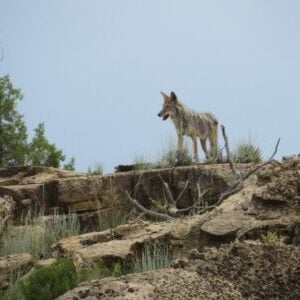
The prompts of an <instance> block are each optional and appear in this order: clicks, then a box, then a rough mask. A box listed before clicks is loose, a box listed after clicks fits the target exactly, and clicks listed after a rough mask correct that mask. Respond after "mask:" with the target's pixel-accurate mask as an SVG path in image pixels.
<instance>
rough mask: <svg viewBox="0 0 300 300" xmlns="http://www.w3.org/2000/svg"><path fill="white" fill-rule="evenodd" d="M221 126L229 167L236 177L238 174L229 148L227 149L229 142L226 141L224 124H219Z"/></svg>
mask: <svg viewBox="0 0 300 300" xmlns="http://www.w3.org/2000/svg"><path fill="white" fill-rule="evenodd" d="M221 128H222V135H223V138H224V142H225V149H226V153H227V158H228V161H229V165H230V168H231V170H232V173H233V175H234V176H235V177H237V176H238V174H237V171H236V168H235V164H234V162H233V160H232V157H231V153H230V149H229V143H228V137H227V135H226V131H225V126H224V125H221Z"/></svg>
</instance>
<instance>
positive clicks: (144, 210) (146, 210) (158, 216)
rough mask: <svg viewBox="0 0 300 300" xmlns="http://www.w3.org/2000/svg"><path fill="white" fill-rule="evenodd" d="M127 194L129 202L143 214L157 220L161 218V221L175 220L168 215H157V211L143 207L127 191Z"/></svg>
mask: <svg viewBox="0 0 300 300" xmlns="http://www.w3.org/2000/svg"><path fill="white" fill-rule="evenodd" d="M125 194H126V196H127V198H128V200H129V201H130V203H131V204H133V205H134V206H135V207H137V208H138V209H139V210H141V211H142V212H144V213H145V214H146V215H149V216H152V217H156V218H160V219H162V220H166V221H172V220H174V218H172V217H170V216H169V215H167V214H161V213H157V212H155V211H151V210H149V209H147V208H145V207H144V206H143V205H141V204H140V203H138V201H136V200H135V199H133V198H132V197H131V196H130V194H129V193H128V191H125Z"/></svg>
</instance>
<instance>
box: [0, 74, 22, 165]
mask: <svg viewBox="0 0 300 300" xmlns="http://www.w3.org/2000/svg"><path fill="white" fill-rule="evenodd" d="M22 98H23V96H22V93H21V90H20V89H17V88H15V87H14V86H13V85H12V83H11V81H10V78H9V76H8V75H5V76H3V77H0V166H1V167H2V166H7V165H18V164H24V163H25V162H26V156H27V150H28V148H27V128H26V126H25V123H24V121H23V115H21V114H19V113H18V111H17V109H16V108H17V103H18V101H21V100H22Z"/></svg>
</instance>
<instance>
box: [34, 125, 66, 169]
mask: <svg viewBox="0 0 300 300" xmlns="http://www.w3.org/2000/svg"><path fill="white" fill-rule="evenodd" d="M34 131H35V136H34V137H33V139H32V142H31V143H30V144H29V162H30V163H31V164H33V165H36V166H45V167H55V168H59V167H60V163H61V162H62V161H64V160H65V155H64V154H63V151H62V150H60V149H57V148H56V146H55V144H51V143H50V142H49V141H48V140H47V138H46V136H45V124H44V123H40V124H38V127H37V128H36V129H35V130H34Z"/></svg>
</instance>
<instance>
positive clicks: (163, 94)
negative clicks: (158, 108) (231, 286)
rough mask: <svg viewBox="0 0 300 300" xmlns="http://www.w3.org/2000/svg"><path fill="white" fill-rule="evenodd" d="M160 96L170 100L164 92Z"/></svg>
mask: <svg viewBox="0 0 300 300" xmlns="http://www.w3.org/2000/svg"><path fill="white" fill-rule="evenodd" d="M160 94H161V95H162V96H163V97H164V98H168V95H167V94H165V93H164V92H160Z"/></svg>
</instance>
